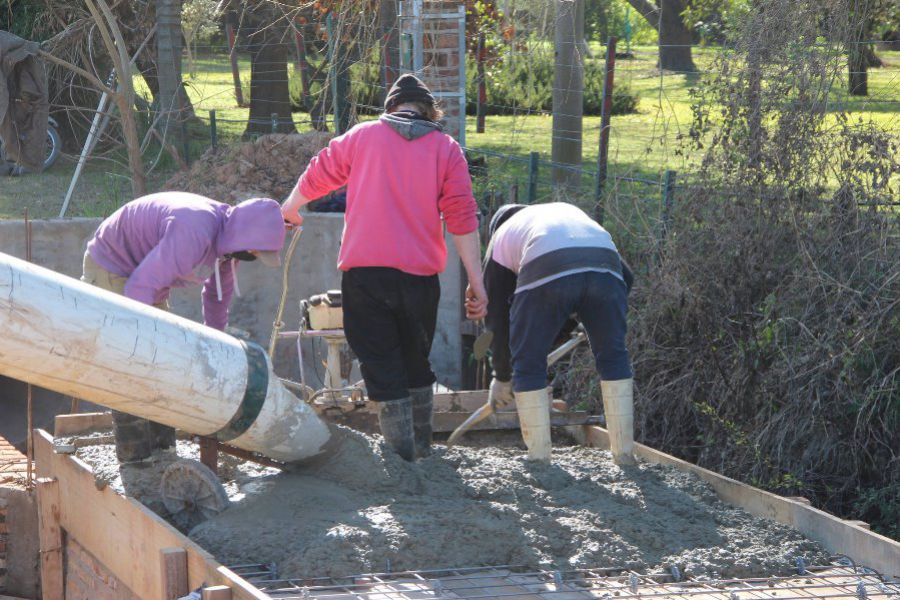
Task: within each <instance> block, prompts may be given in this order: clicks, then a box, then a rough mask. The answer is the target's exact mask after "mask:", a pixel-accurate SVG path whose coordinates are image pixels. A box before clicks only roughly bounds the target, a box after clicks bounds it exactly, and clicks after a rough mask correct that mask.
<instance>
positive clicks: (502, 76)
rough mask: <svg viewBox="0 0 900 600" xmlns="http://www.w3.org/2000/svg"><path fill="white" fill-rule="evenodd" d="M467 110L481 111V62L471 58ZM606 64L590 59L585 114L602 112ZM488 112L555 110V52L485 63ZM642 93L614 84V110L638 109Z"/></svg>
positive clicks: (621, 112) (467, 88)
mask: <svg viewBox="0 0 900 600" xmlns="http://www.w3.org/2000/svg"><path fill="white" fill-rule="evenodd" d="M466 74H467V76H468V77H467V80H466V114H469V115H474V114H476V111H477V99H478V79H477V76H476V74H477V66H476V64H475V62H474V61H472V60H471V59H470V60H469V61H468V63H467V65H466ZM604 77H605V72H604V68H603V66H602V65H601V64H600V63H598V62H596V61H589V62H587V63H586V64H585V68H584V114H585V115H587V116H598V115H600V109H601V105H602V102H603V80H604ZM485 83H486V86H487V114H489V115H510V114H516V113H527V112H529V111H548V112H549V111H551V110H553V56H552V55H550V54H547V53H542V52H538V53H534V54H529V55H519V56H513V57H506V58H504V59H503V60H501V61H498V62H497V63H495V64H492V65H488V66H486V67H485ZM637 106H638V97H637V96H636V95H635V94H634V93H632V91H631V90H630V89H629V88H628V86H624V85H620V86H617V87H615V88H614V93H613V108H612V114H614V115H624V114H628V113H633V112H637Z"/></svg>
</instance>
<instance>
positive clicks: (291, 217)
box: [281, 206, 303, 227]
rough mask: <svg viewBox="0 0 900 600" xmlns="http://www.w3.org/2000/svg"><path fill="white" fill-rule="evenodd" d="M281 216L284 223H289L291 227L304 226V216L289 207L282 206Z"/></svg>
mask: <svg viewBox="0 0 900 600" xmlns="http://www.w3.org/2000/svg"><path fill="white" fill-rule="evenodd" d="M281 216H282V217H283V218H284V222H285V223H288V224H289V225H290V226H291V227H299V226H301V225H303V215H301V214H300V213H298V212H297V211H296V210H290V209H288V208H287V207H285V206H282V207H281Z"/></svg>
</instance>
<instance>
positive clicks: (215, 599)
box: [200, 585, 231, 600]
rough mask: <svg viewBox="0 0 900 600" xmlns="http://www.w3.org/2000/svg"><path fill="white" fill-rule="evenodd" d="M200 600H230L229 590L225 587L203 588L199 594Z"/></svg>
mask: <svg viewBox="0 0 900 600" xmlns="http://www.w3.org/2000/svg"><path fill="white" fill-rule="evenodd" d="M200 597H201V598H202V600H231V588H230V587H228V586H226V585H213V586H210V587H206V588H203V590H202V591H201V593H200Z"/></svg>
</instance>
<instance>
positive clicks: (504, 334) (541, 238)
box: [484, 202, 633, 381]
mask: <svg viewBox="0 0 900 600" xmlns="http://www.w3.org/2000/svg"><path fill="white" fill-rule="evenodd" d="M586 271H595V272H602V273H610V274H612V275H613V276H614V277H616V278H618V279H620V280H621V281H622V283H623V284H624V285H625V286H626V287H627V288H628V290H629V291H630V290H631V284H632V281H633V275H632V273H631V269H629V268H628V265H627V264H625V262H624V261H623V260H622V257H621V256H620V255H619V251H618V249H617V248H616V245H615V244H614V243H613V240H612V237H611V236H610V235H609V232H607V231H606V230H605V229H604V228H603V227H601V226H600V225H599V224H598V223H596V222H595V221H594V220H593V219H591V218H590V217H589V216H588V215H587V214H586V213H585V212H584V211H582V210H581V209H579V208H578V207H576V206H573V205H571V204H567V203H565V202H553V203H548V204H536V205H532V206H525V207H516V210H515V212H513V213H512V216H510V217H508V218H507V219H506V220H505V222H503V223H502V224H500V225H499V226H498V227H497V228H496V231H494V232H493V234H492V235H491V240H490V243H489V245H488V250H487V252H486V253H485V267H484V283H485V287H486V288H487V292H488V314H487V317H486V318H485V326H486V327H487V329H488V330H490V331H492V332H493V334H494V338H493V342H492V343H491V362H492V365H493V368H494V376H495V377H496V378H497V379H499V380H501V381H509V380H510V379H511V377H512V367H511V364H510V355H509V310H510V305H511V304H512V300H513V296H514V295H515V294H516V293H519V292H523V291H526V290H530V289H533V288H536V287H538V286H541V285H544V284H546V283H548V282H550V281H553V280H555V279H559V278H560V277H565V276H567V275H573V274H575V273H583V272H586Z"/></svg>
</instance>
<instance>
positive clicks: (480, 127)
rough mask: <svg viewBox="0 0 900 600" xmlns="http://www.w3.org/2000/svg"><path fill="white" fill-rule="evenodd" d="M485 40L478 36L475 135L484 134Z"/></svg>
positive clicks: (485, 107)
mask: <svg viewBox="0 0 900 600" xmlns="http://www.w3.org/2000/svg"><path fill="white" fill-rule="evenodd" d="M485 52H486V50H485V40H484V33H479V34H478V50H477V52H476V55H475V56H476V60H477V61H478V100H477V102H478V108H477V117H476V119H477V120H476V128H475V132H476V133H484V116H485V113H486V112H487V106H486V105H487V86H486V83H485V80H484V59H485ZM460 60H462V59H460Z"/></svg>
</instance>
